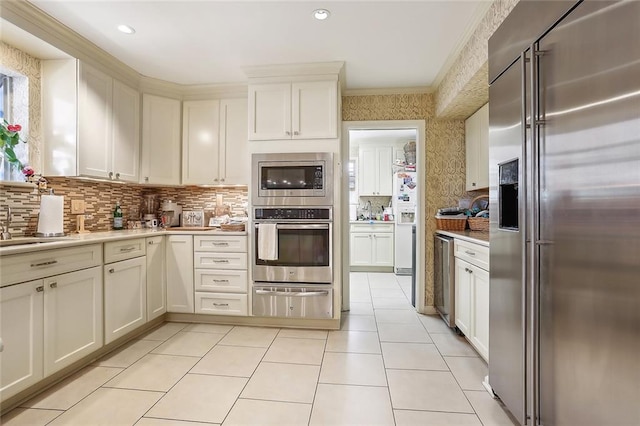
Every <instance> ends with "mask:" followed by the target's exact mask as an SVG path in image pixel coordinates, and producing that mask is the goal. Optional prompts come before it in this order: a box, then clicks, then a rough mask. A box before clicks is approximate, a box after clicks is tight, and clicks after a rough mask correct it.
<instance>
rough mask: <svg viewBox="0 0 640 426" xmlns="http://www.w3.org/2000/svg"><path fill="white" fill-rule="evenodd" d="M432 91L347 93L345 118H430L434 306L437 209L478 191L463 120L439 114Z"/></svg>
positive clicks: (429, 244)
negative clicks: (469, 168) (468, 183)
mask: <svg viewBox="0 0 640 426" xmlns="http://www.w3.org/2000/svg"><path fill="white" fill-rule="evenodd" d="M434 105H435V102H434V96H433V95H432V94H399V95H370V96H345V97H343V98H342V106H343V109H342V119H343V121H376V120H425V121H426V147H423V149H426V161H427V164H426V183H425V185H424V187H425V188H426V194H427V197H426V211H425V212H424V215H425V218H426V223H427V226H426V230H425V234H424V238H425V247H426V253H425V264H426V266H427V270H426V274H425V277H426V283H425V284H426V285H425V289H426V290H425V291H426V304H427V306H433V236H434V233H435V230H436V221H435V218H434V216H435V213H436V211H437V209H438V208H440V207H449V206H457V205H458V201H459V200H460V199H472V198H474V197H475V196H476V195H477V194H474V193H467V192H466V191H465V179H466V169H465V161H466V153H465V139H464V121H463V120H441V119H438V118H436V117H435V108H434Z"/></svg>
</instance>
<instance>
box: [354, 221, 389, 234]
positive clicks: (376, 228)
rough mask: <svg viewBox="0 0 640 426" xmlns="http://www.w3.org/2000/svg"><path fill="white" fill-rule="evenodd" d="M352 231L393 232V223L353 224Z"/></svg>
mask: <svg viewBox="0 0 640 426" xmlns="http://www.w3.org/2000/svg"><path fill="white" fill-rule="evenodd" d="M351 232H393V223H392V222H391V223H380V224H373V223H363V224H359V223H358V224H353V223H352V224H351Z"/></svg>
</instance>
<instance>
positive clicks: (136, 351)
mask: <svg viewBox="0 0 640 426" xmlns="http://www.w3.org/2000/svg"><path fill="white" fill-rule="evenodd" d="M351 278H352V280H351V296H352V299H351V311H350V313H343V318H344V319H343V321H342V328H341V330H340V331H329V332H327V331H321V330H290V329H276V328H260V327H242V326H237V327H233V326H222V325H210V324H179V323H165V324H163V325H161V326H160V327H158V328H157V329H155V330H153V331H152V332H150V333H148V334H146V335H145V336H143V337H142V338H141V339H138V340H136V341H133V342H131V343H129V344H127V345H126V346H125V347H123V348H121V349H119V350H118V351H117V352H115V353H112V354H110V355H108V356H106V357H104V358H102V359H100V360H99V361H97V362H96V363H94V364H93V365H91V366H89V367H87V368H85V369H83V370H82V371H79V372H78V373H76V374H74V375H73V376H71V377H69V378H68V379H67V380H65V381H63V382H62V383H60V384H58V385H56V386H55V387H53V388H52V389H50V390H48V391H46V392H45V393H43V394H41V395H39V396H37V397H35V398H33V399H32V400H30V401H27V402H26V403H24V404H22V406H21V407H20V408H17V409H15V410H13V411H11V412H9V413H7V414H6V415H5V416H3V417H2V419H0V424H3V425H7V426H11V425H34V426H37V425H60V424H64V425H82V426H85V425H110V426H111V425H143V426H161V425H174V426H177V425H185V426H187V425H188V426H198V425H212V424H214V425H225V426H226V425H279V426H286V425H291V426H295V425H403V426H405V425H421V426H428V425H434V426H436V425H437V426H440V425H484V426H490V425H513V424H514V423H512V421H511V420H510V418H509V417H508V416H507V415H506V413H505V412H504V411H503V409H502V408H501V406H500V404H499V403H498V402H497V401H496V400H494V399H492V398H491V397H490V396H489V394H488V393H487V392H486V391H485V390H484V388H483V387H482V384H481V382H482V379H483V377H484V376H485V375H486V374H487V365H486V363H485V362H484V361H483V360H482V359H481V358H480V357H479V356H478V355H477V353H476V352H475V351H474V350H473V348H471V346H470V345H469V344H468V343H467V342H466V340H465V339H464V338H462V337H459V336H457V335H456V334H455V333H454V332H453V331H452V330H450V329H449V328H448V327H447V326H446V325H445V324H444V322H443V321H442V320H441V319H440V318H439V317H438V316H435V315H420V314H417V313H416V312H415V310H414V309H413V308H412V307H411V305H410V303H409V301H408V297H407V296H408V295H409V294H410V289H411V282H410V277H404V276H402V277H401V276H395V275H393V274H384V273H352V275H351Z"/></svg>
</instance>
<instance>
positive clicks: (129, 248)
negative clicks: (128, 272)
mask: <svg viewBox="0 0 640 426" xmlns="http://www.w3.org/2000/svg"><path fill="white" fill-rule="evenodd" d="M135 249H136V247H135V246H131V247H124V248H121V249H120V253H127V252H130V251H132V250H135Z"/></svg>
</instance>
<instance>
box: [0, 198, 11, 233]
mask: <svg viewBox="0 0 640 426" xmlns="http://www.w3.org/2000/svg"><path fill="white" fill-rule="evenodd" d="M5 207H6V208H7V221H6V222H5V223H4V225H2V234H0V240H10V239H11V232H9V225H11V207H10V206H8V205H7V206H5Z"/></svg>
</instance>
